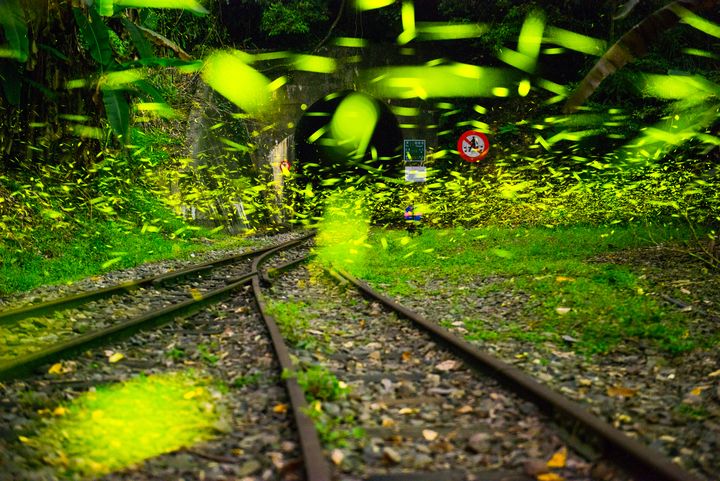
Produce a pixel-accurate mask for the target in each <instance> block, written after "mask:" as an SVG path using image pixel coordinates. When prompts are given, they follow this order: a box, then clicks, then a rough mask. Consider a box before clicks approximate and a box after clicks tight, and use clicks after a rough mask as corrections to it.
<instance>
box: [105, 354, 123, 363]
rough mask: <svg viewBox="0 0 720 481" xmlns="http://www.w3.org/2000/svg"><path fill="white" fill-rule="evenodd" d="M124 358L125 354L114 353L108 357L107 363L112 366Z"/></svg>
mask: <svg viewBox="0 0 720 481" xmlns="http://www.w3.org/2000/svg"><path fill="white" fill-rule="evenodd" d="M124 358H125V354H123V353H121V352H116V353H115V354H113V355H112V356H110V357H108V362H110V363H111V364H114V363H116V362H118V361H120V360H121V359H124Z"/></svg>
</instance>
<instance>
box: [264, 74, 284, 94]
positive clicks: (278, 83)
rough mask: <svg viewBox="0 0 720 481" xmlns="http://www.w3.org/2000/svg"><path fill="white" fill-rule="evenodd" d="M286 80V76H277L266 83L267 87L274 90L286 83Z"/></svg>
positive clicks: (271, 90)
mask: <svg viewBox="0 0 720 481" xmlns="http://www.w3.org/2000/svg"><path fill="white" fill-rule="evenodd" d="M287 81H288V78H287V77H285V76H284V75H283V76H282V77H278V78H276V79H275V80H273V81H272V82H270V83H269V84H268V87H267V88H268V90H269V91H270V92H274V91H276V90H277V89H279V88H280V87H282V86H283V85H285V84H286V83H287Z"/></svg>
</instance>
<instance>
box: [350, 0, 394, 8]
mask: <svg viewBox="0 0 720 481" xmlns="http://www.w3.org/2000/svg"><path fill="white" fill-rule="evenodd" d="M393 3H395V0H355V9H357V10H360V11H363V10H375V9H376V8H383V7H387V6H388V5H392V4H393Z"/></svg>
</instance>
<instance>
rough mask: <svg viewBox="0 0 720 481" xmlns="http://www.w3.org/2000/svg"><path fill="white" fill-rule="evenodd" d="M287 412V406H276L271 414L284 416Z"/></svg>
mask: <svg viewBox="0 0 720 481" xmlns="http://www.w3.org/2000/svg"><path fill="white" fill-rule="evenodd" d="M287 410H288V405H287V404H282V403H280V404H276V405H275V407H273V412H274V413H278V414H285V413H286V412H287Z"/></svg>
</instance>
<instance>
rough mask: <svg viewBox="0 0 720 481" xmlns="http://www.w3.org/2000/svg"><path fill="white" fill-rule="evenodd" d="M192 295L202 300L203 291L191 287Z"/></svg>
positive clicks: (197, 299)
mask: <svg viewBox="0 0 720 481" xmlns="http://www.w3.org/2000/svg"><path fill="white" fill-rule="evenodd" d="M190 295H191V296H192V298H193V299H195V300H196V301H200V300H202V298H203V295H202V293H201V292H200V291H199V290H197V289H195V288H194V287H193V288H191V289H190Z"/></svg>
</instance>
